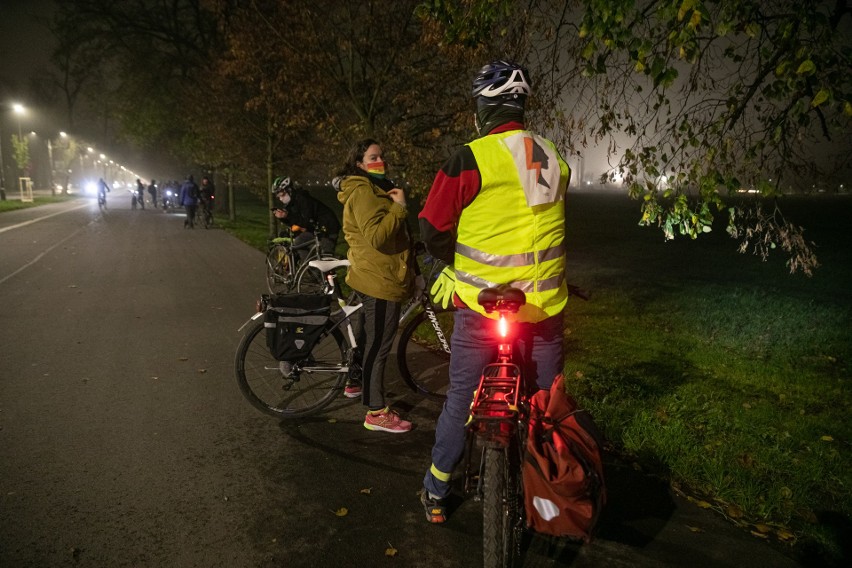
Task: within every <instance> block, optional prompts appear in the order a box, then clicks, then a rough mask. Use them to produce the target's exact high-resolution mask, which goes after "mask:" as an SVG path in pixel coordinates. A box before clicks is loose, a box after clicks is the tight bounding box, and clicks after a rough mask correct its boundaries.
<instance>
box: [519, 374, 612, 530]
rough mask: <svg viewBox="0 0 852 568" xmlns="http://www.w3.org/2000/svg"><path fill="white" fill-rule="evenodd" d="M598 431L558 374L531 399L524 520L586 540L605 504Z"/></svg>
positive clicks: (534, 527) (524, 471) (538, 526)
mask: <svg viewBox="0 0 852 568" xmlns="http://www.w3.org/2000/svg"><path fill="white" fill-rule="evenodd" d="M601 439H602V437H601V435H600V431H599V430H598V428H597V426H596V425H595V423H594V421H593V420H592V417H591V415H589V413H588V412H587V411H585V410H582V409H580V408H578V407H577V401H576V400H574V398H573V397H571V396H570V395H569V394H567V393H566V392H565V389H564V386H563V376H562V375H559V376H558V377H556V379H555V380H554V381H553V386H551V388H550V390H549V391H547V390H541V391H539V392H537V393H536V394H534V395H533V396H532V399H531V401H530V421H529V435H528V436H527V448H526V449H527V451H526V455H525V458H524V464H523V483H524V509H525V511H526V517H527V525H528V526H529V527H530V528H531V529H533V530H534V531H536V532H539V533H543V534H548V535H553V536H559V537H569V538H572V539H576V540H583V541H585V542H589V541H590V540H591V539H592V533H593V531H594V529H595V525H596V524H597V521H598V517H599V516H600V513H601V510H602V509H603V507H604V505H605V504H606V485H605V484H604V472H603V462H602V461H601V446H602V444H601Z"/></svg>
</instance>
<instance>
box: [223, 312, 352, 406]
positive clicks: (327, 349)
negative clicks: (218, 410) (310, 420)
mask: <svg viewBox="0 0 852 568" xmlns="http://www.w3.org/2000/svg"><path fill="white" fill-rule="evenodd" d="M346 352H347V349H346V342H345V341H344V339H343V336H342V334H341V333H340V331H339V330H337V329H335V330H333V331H332V332H330V333H329V332H323V334H322V336H320V338H319V340H317V343H316V345H314V348H313V349H312V350H311V354H310V355H309V356H308V358H307V359H305V360H303V361H298V362H296V363H294V364H293V365H292V366H291V364H290V363H287V362H282V361H278V360H276V359H275V358H274V357H272V355H271V354H270V352H269V348H268V347H267V345H266V332H265V328H264V327H263V318H258V320H257V321H255V322H254V323H253V324H252V325H251V327H250V328H249V329H248V331H246V333H245V335H244V336H243V338H242V340H241V341H240V345H239V347H237V355H236V359H235V362H234V364H235V370H236V375H237V383H238V384H239V386H240V391H242V393H243V396H245V397H246V399H248V401H249V402H250V403H251V404H252V405H253V406H254V407H255V408H257V409H258V410H260V411H261V412H264V413H266V414H269V415H271V416H275V417H278V418H283V419H289V418H301V417H304V416H310V415H311V414H315V413H316V412H318V411H320V410H321V409H323V408H325V407H326V406H327V405H328V404H329V403H330V402H331V401H332V400H333V399H334V398H335V397H336V396H337V395H338V394H340V392H341V391H342V390H343V386H344V384H345V382H346V377H347V374H348V370H349V365H348V361H347V357H346Z"/></svg>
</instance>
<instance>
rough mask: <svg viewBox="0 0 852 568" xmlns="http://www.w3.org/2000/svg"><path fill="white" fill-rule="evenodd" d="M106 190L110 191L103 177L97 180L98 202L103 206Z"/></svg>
mask: <svg viewBox="0 0 852 568" xmlns="http://www.w3.org/2000/svg"><path fill="white" fill-rule="evenodd" d="M108 191H112V190H111V189H110V188H109V184H107V182H105V181H104V178H101V179H99V180H98V202H100V203H102V204H103V206H104V207H106V194H107V192H108Z"/></svg>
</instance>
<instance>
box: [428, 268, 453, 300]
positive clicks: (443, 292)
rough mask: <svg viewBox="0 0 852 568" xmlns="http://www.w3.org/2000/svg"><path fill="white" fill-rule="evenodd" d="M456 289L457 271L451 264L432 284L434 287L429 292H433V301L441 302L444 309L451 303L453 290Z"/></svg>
mask: <svg viewBox="0 0 852 568" xmlns="http://www.w3.org/2000/svg"><path fill="white" fill-rule="evenodd" d="M455 289H456V273H455V271H454V270H453V269H452V268H450V267H449V266H448V267H446V268H445V269H444V270H442V271H441V274H439V275H438V278H437V279H436V280H435V283H434V284H432V289H431V290H429V293H430V294H432V301H433V302H435V303H436V304H440V305H441V306H442V307H443V308H444V309H447V307H448V306H449V305H450V302H452V299H453V291H454V290H455Z"/></svg>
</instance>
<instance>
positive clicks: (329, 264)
mask: <svg viewBox="0 0 852 568" xmlns="http://www.w3.org/2000/svg"><path fill="white" fill-rule="evenodd" d="M308 264H309V265H310V266H313V267H314V268H317V269H319V271H320V272H322V273H323V274H325V273H326V272H329V271H331V270H334V269H335V268H340V267H341V266H349V261H348V260H347V259H345V258H344V259H343V260H312V261H310V262H309V263H308ZM521 293H523V292H521Z"/></svg>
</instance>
